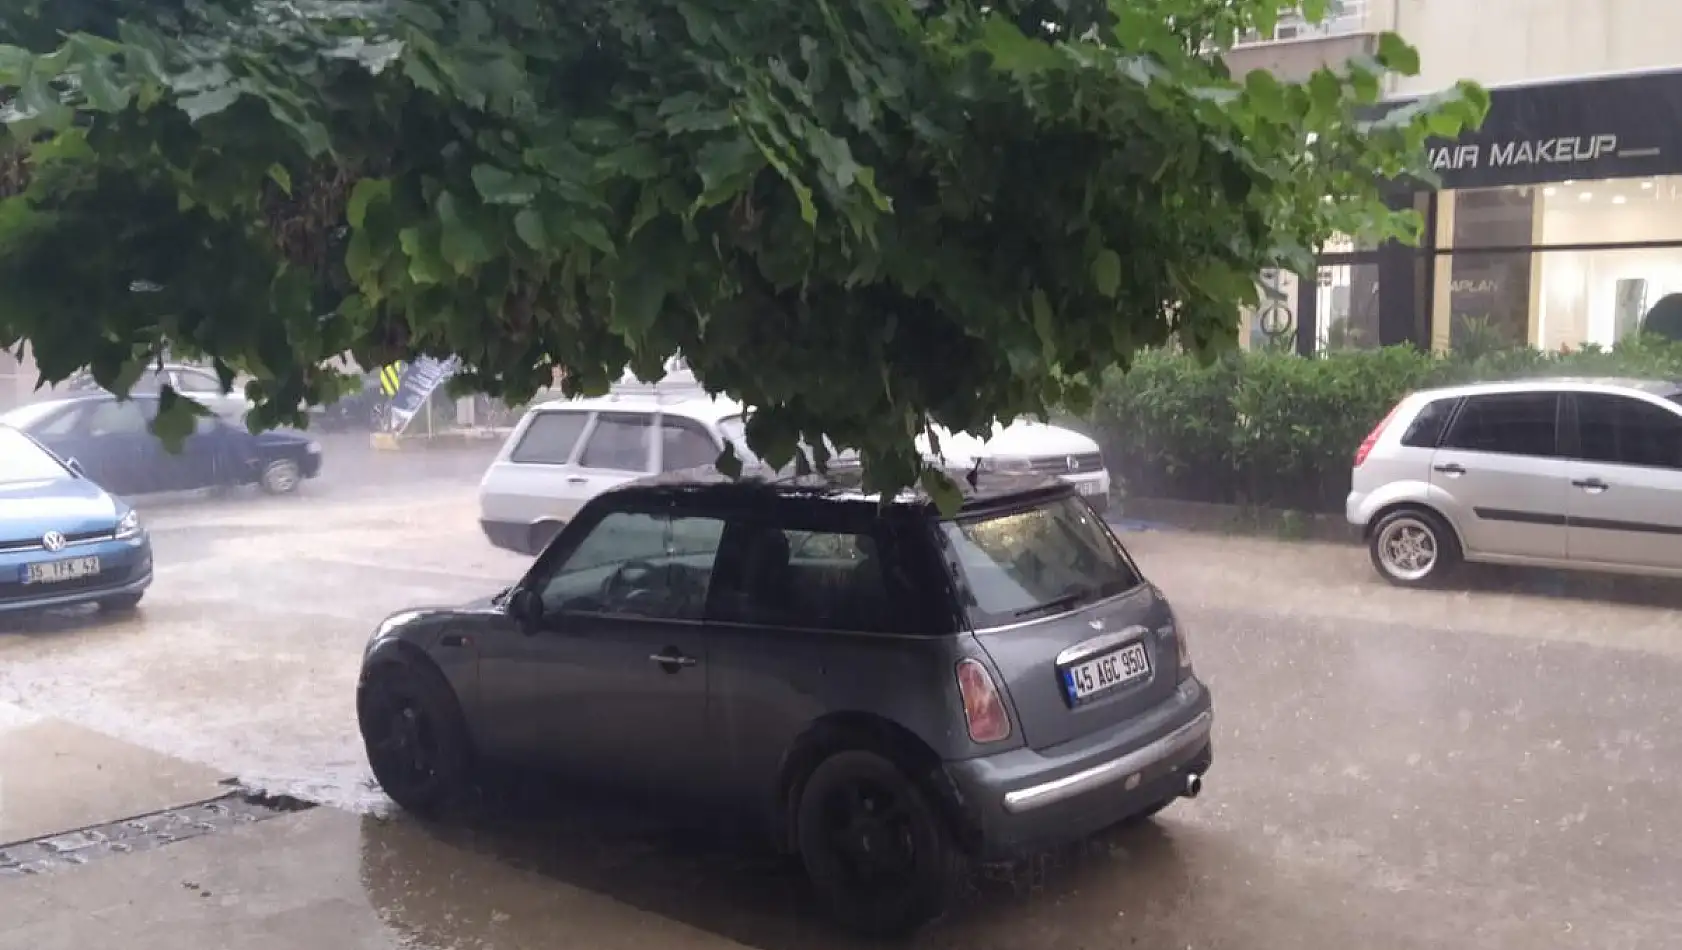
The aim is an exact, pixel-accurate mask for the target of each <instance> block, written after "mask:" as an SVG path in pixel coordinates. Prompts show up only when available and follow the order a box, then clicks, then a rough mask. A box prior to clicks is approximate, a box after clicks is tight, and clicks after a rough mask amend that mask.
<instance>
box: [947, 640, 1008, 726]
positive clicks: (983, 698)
mask: <svg viewBox="0 0 1682 950" xmlns="http://www.w3.org/2000/svg"><path fill="white" fill-rule="evenodd" d="M958 692H959V693H960V694H962V695H963V698H964V719H965V720H966V721H967V722H968V723H969V737H970V739H972V740H974V741H976V742H998V741H999V740H1000V739H1008V738H1010V716H1009V715H1008V714H1006V713H1005V704H1004V700H1003V699H1001V698H1000V697H999V687H998V686H997V684H995V683H994V682H993V675H992V674H991V673H988V672H987V667H985V666H982V665H981V663H980V662H978V661H976V660H972V659H968V658H965V659H962V660H959V661H958Z"/></svg>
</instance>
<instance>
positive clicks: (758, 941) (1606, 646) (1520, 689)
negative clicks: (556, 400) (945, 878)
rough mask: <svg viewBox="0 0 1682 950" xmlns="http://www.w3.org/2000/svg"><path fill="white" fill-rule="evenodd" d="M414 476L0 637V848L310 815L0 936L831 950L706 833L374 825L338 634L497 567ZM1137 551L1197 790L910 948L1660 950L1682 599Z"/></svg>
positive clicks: (343, 639)
mask: <svg viewBox="0 0 1682 950" xmlns="http://www.w3.org/2000/svg"><path fill="white" fill-rule="evenodd" d="M330 464H331V458H330ZM431 464H433V465H437V466H440V468H439V469H435V470H432V471H431V472H430V473H425V472H423V473H421V474H420V475H418V476H415V475H413V474H412V473H411V472H410V471H409V470H408V469H407V468H406V467H405V466H404V465H401V464H393V463H390V462H388V461H385V460H381V461H377V462H368V463H367V467H364V466H363V465H361V464H358V465H357V466H353V467H349V468H348V469H347V470H346V471H345V472H344V473H343V474H344V476H345V477H343V478H341V479H340V480H338V481H334V480H333V479H332V478H331V477H329V478H327V479H324V480H323V481H322V482H321V483H320V484H319V485H315V486H310V488H309V489H308V490H306V492H305V493H304V495H303V496H300V497H297V498H280V499H268V498H257V497H246V496H240V497H235V498H227V499H217V500H211V501H192V502H172V503H169V504H166V505H161V506H157V507H155V508H154V509H152V510H150V511H149V515H148V516H149V519H150V522H151V524H152V526H153V530H154V534H155V543H156V546H157V551H158V554H157V556H158V561H159V564H160V573H159V576H158V581H157V584H156V586H155V587H154V588H153V590H152V591H151V592H150V593H149V594H148V597H147V601H146V603H145V605H144V606H143V608H142V613H141V615H140V616H138V617H135V618H130V619H122V620H107V619H104V618H100V617H98V616H95V615H88V614H85V613H67V614H59V615H52V616H46V617H41V618H35V619H31V620H29V621H16V620H0V783H3V784H0V853H3V852H5V851H6V847H5V844H6V843H8V842H12V841H16V840H19V839H20V838H25V837H35V836H37V835H47V834H52V833H55V832H62V831H70V830H73V829H74V828H80V827H83V826H92V825H97V824H99V823H102V822H114V821H118V820H119V819H124V818H129V817H132V816H134V815H139V814H140V813H141V812H143V811H151V810H154V809H168V808H169V807H170V806H174V805H189V804H191V803H196V802H200V801H203V800H205V799H207V798H210V797H211V796H215V795H219V794H226V793H227V791H228V787H227V786H222V785H218V784H217V780H218V779H224V778H226V779H237V780H239V782H240V783H241V786H242V787H243V788H248V789H256V788H261V789H263V790H266V791H268V792H272V793H276V794H288V795H294V796H298V797H299V798H301V799H306V800H308V801H311V802H320V803H323V807H317V808H312V809H308V810H303V811H290V810H286V809H281V810H279V811H276V813H275V814H273V815H265V816H262V817H263V820H255V819H253V820H250V821H241V822H234V823H232V824H230V825H229V827H227V828H225V829H222V828H221V827H220V826H217V827H216V828H213V829H212V830H210V831H207V832H204V833H202V834H197V835H195V836H193V837H190V838H187V839H184V840H180V841H178V842H175V843H171V844H169V845H168V846H167V847H151V848H148V849H145V850H137V851H135V852H134V853H114V854H109V855H107V856H104V857H100V858H98V859H97V860H89V861H87V862H86V863H85V864H84V865H79V866H77V865H70V866H55V867H53V868H51V869H48V870H45V871H42V872H41V873H38V874H32V875H27V876H20V875H12V876H9V877H8V876H6V875H5V874H4V873H3V870H4V860H3V859H0V915H4V919H6V920H7V921H8V926H7V927H6V928H4V929H0V948H7V950H9V948H12V947H17V948H20V950H21V948H24V947H30V948H36V950H39V948H58V947H64V948H78V950H79V948H81V947H86V946H97V945H102V944H110V943H114V942H117V941H118V940H121V941H122V943H123V945H124V946H127V947H129V948H131V950H132V948H151V947H158V948H163V947H169V948H171V950H175V948H180V947H205V948H210V947H215V948H218V950H222V948H247V947H249V948H261V950H269V948H281V947H298V948H302V947H307V946H334V947H368V948H388V947H389V948H397V947H402V948H417V950H432V948H438V950H443V948H456V947H473V948H484V950H503V948H517V947H538V946H542V947H559V948H572V947H578V948H585V947H592V948H594V947H602V948H611V947H619V946H626V947H629V946H632V945H633V944H636V945H643V944H647V945H650V946H662V947H672V948H689V947H695V948H703V947H706V948H712V947H727V946H734V945H745V946H752V947H760V948H764V950H829V948H843V947H852V946H857V945H858V944H856V943H853V942H850V941H848V940H846V939H843V938H840V937H837V936H835V935H834V933H832V932H831V931H830V930H829V929H828V928H826V927H825V925H824V924H823V923H822V922H821V921H820V920H818V918H817V917H816V915H815V914H814V913H813V911H812V909H811V907H810V903H809V900H808V898H807V896H806V893H805V890H804V888H803V886H802V884H801V881H800V877H799V875H798V874H796V873H793V872H792V871H791V869H790V867H789V865H788V864H787V862H785V861H782V860H779V859H777V858H775V857H772V856H768V855H765V854H763V853H760V852H758V851H756V850H753V849H749V848H744V847H742V846H741V845H740V844H739V843H738V842H735V841H732V840H730V839H729V838H728V837H726V836H724V835H723V834H722V833H715V832H712V831H710V830H709V829H705V828H699V829H698V828H694V827H687V826H684V825H681V824H677V823H675V822H673V821H671V820H669V819H666V818H662V817H658V816H651V815H646V814H641V813H637V812H632V811H628V810H626V809H625V808H624V807H623V806H612V805H607V804H603V803H599V802H583V801H570V800H565V799H558V800H557V799H549V798H535V797H530V796H528V797H527V798H521V799H519V800H518V801H514V802H512V803H511V804H510V806H509V808H508V810H507V811H506V812H505V814H504V817H503V819H502V820H501V821H499V822H498V823H497V824H496V825H491V826H483V827H478V828H474V829H465V828H443V829H439V828H429V827H423V826H421V825H419V824H418V823H416V822H413V821H411V820H409V819H408V818H406V817H405V816H402V815H400V814H390V809H389V808H388V806H387V805H386V803H385V801H384V799H383V797H382V796H381V795H380V794H379V793H378V791H377V790H376V789H374V788H373V787H372V786H371V785H370V784H369V782H368V777H367V772H366V768H365V766H364V765H363V762H362V756H361V750H360V747H359V744H358V741H357V738H356V734H355V724H354V720H353V715H352V709H351V690H352V686H353V684H354V678H355V674H356V663H357V658H358V654H359V650H360V648H361V645H362V643H363V641H364V640H365V638H366V637H367V635H368V633H369V631H370V630H371V629H372V627H373V625H374V624H375V623H376V622H377V621H378V620H379V619H380V617H381V616H383V615H384V614H385V613H386V612H388V611H391V610H395V609H398V608H400V607H405V606H411V605H414V604H417V603H428V602H448V601H453V600H461V599H466V598H469V597H472V596H477V595H480V594H483V593H485V592H487V591H489V590H494V589H496V588H497V587H500V586H502V585H503V584H505V583H507V582H508V581H509V580H511V579H513V578H514V577H515V576H516V575H517V574H518V572H519V571H520V569H521V568H522V566H523V563H524V562H523V559H520V558H517V557H515V556H513V555H507V554H504V553H501V552H498V551H495V550H494V549H492V548H490V547H489V546H488V545H487V544H485V543H484V542H483V540H482V539H481V538H480V537H479V535H478V532H477V528H476V525H475V522H474V506H473V491H472V477H471V474H466V475H464V474H463V473H462V472H457V471H454V470H451V469H450V468H449V466H450V465H455V464H458V463H455V462H445V461H436V462H433V463H431ZM459 464H460V465H461V466H462V468H463V470H464V471H465V470H470V469H471V467H472V465H471V464H470V463H467V462H461V463H459ZM376 466H388V467H385V468H378V467H376ZM417 467H419V466H417ZM330 471H331V469H330ZM1129 543H1130V545H1131V547H1132V548H1133V549H1134V551H1135V553H1136V554H1137V555H1138V556H1139V558H1140V559H1141V561H1142V562H1143V564H1144V566H1145V568H1146V569H1147V571H1148V572H1149V573H1150V574H1151V575H1152V577H1153V579H1154V580H1156V581H1157V582H1158V583H1159V584H1160V585H1161V586H1163V587H1164V588H1165V589H1166V591H1167V592H1168V594H1169V596H1170V597H1171V599H1173V601H1174V602H1175V603H1176V605H1177V607H1178V609H1179V611H1180V613H1181V615H1182V620H1183V622H1184V623H1185V624H1186V625H1187V626H1188V627H1189V629H1190V631H1191V637H1192V641H1191V643H1192V648H1193V653H1194V656H1195V659H1196V662H1197V665H1198V668H1199V670H1200V672H1201V674H1202V675H1203V676H1204V677H1205V678H1206V679H1207V680H1208V681H1209V682H1210V683H1211V685H1212V688H1213V689H1214V691H1215V696H1216V705H1217V727H1216V738H1215V746H1216V761H1215V767H1214V769H1213V770H1212V771H1211V773H1210V774H1209V776H1208V784H1207V786H1206V789H1205V792H1204V795H1203V796H1202V797H1201V798H1199V799H1197V800H1196V801H1193V802H1181V803H1179V804H1177V805H1175V806H1174V807H1172V808H1170V809H1169V810H1168V811H1166V812H1164V813H1163V815H1162V816H1160V817H1159V818H1158V819H1157V820H1156V821H1155V822H1153V823H1150V824H1147V825H1145V826H1142V827H1137V828H1132V829H1128V830H1122V831H1116V832H1112V833H1109V834H1107V835H1105V836H1103V837H1102V838H1100V839H1098V840H1095V841H1093V842H1090V843H1088V844H1086V845H1084V846H1081V847H1078V848H1070V849H1066V850H1065V851H1063V852H1060V853H1057V854H1050V855H1042V856H1039V857H1037V858H1035V859H1033V860H1030V861H1025V862H1022V863H1019V864H1017V865H1014V866H1010V867H998V868H988V869H984V871H983V873H982V874H980V875H979V876H978V877H977V879H976V881H975V882H973V883H974V886H973V889H972V894H971V895H970V897H969V899H968V900H967V901H966V903H965V904H964V906H962V907H961V908H960V909H959V911H958V912H957V913H956V914H954V915H953V916H952V917H951V918H950V919H949V920H947V921H943V922H941V923H939V924H937V925H936V926H934V927H933V928H931V929H930V930H929V931H927V932H926V933H925V934H923V935H921V936H920V937H919V938H918V939H917V940H916V941H915V942H914V946H917V947H923V948H931V950H932V948H958V947H963V948H967V950H992V948H998V950H1005V948H1011V950H1015V948H1021V947H1035V948H1059V950H1062V948H1068V950H1079V948H1100V947H1103V948H1114V947H1141V948H1175V950H1177V948H1188V947H1189V948H1195V950H1205V948H1234V950H1236V948H1245V950H1251V948H1275V947H1277V948H1298V947H1304V946H1307V947H1360V948H1363V950H1367V948H1374V950H1385V948H1398V950H1399V948H1414V947H1420V948H1423V947H1477V948H1500V950H1505V948H1513V950H1520V948H1522V950H1549V948H1556V947H1557V948H1566V947H1581V948H1594V950H1622V948H1632V950H1633V948H1648V947H1656V948H1666V947H1675V946H1682V938H1679V937H1677V936H1676V935H1677V934H1678V933H1682V902H1678V901H1677V900H1676V898H1675V895H1676V894H1677V893H1678V891H1679V889H1682V799H1679V798H1678V797H1677V795H1676V789H1677V788H1678V787H1679V780H1682V689H1678V686H1679V685H1682V609H1679V608H1682V585H1675V584H1670V585H1666V584H1659V583H1655V582H1645V581H1639V582H1638V581H1607V580H1603V579H1582V578H1569V577H1563V576H1560V575H1551V574H1550V575H1522V574H1513V573H1502V572H1479V573H1476V574H1474V575H1472V576H1471V577H1469V578H1468V581H1467V584H1466V586H1464V587H1462V588H1461V589H1458V590H1455V591H1448V592H1428V593H1421V592H1407V591H1397V590H1392V589H1390V588H1388V587H1385V586H1383V585H1382V584H1381V583H1379V582H1378V581H1376V579H1374V578H1373V577H1372V573H1371V569H1370V567H1369V566H1368V565H1367V564H1366V561H1365V556H1364V553H1363V552H1361V551H1359V550H1354V549H1346V548H1337V547H1328V546H1318V545H1286V544H1278V543H1271V542H1265V541H1256V540H1241V539H1229V538H1214V537H1207V536H1194V535H1184V534H1166V533H1164V534H1157V533H1147V534H1140V535H1137V536H1132V537H1130V538H1129ZM43 763H45V764H43ZM55 767H56V768H57V769H59V770H60V771H59V772H58V773H56V775H57V776H58V777H57V778H54V777H52V776H53V775H54V774H55V773H52V772H51V771H50V769H51V768H55ZM55 788H62V789H63V793H62V794H57V795H55V794H54V793H53V789H55ZM146 820H147V821H153V822H154V823H160V824H159V827H175V825H174V824H171V822H173V821H174V816H172V815H170V814H162V815H159V816H155V817H154V818H151V819H146ZM55 826H56V827H55Z"/></svg>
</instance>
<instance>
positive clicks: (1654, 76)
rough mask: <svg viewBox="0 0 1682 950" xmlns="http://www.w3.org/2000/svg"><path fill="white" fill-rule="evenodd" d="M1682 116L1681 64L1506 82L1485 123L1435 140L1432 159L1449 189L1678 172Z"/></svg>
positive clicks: (1494, 96)
mask: <svg viewBox="0 0 1682 950" xmlns="http://www.w3.org/2000/svg"><path fill="white" fill-rule="evenodd" d="M1402 104H1404V103H1388V104H1386V107H1387V108H1394V107H1395V106H1398V105H1402ZM1678 116H1682V70H1667V71H1664V72H1647V73H1630V74H1627V75H1622V76H1606V77H1598V78H1592V79H1577V80H1569V81H1560V82H1550V83H1538V84H1535V85H1527V86H1507V87H1500V88H1496V89H1492V90H1491V91H1490V105H1489V115H1488V117H1487V118H1486V119H1485V120H1484V123H1483V126H1482V128H1479V129H1477V130H1476V131H1472V132H1467V133H1466V134H1464V135H1462V136H1460V137H1459V138H1458V139H1454V140H1445V139H1433V140H1431V142H1430V143H1429V145H1428V159H1429V161H1430V165H1431V169H1432V171H1435V172H1436V173H1437V175H1438V177H1440V178H1441V179H1442V183H1443V184H1442V186H1443V187H1444V188H1487V187H1490V186H1494V185H1534V184H1539V183H1542V182H1549V181H1566V180H1570V179H1577V178H1583V179H1593V178H1638V177H1642V176H1646V175H1666V174H1675V173H1678V172H1682V121H1678V119H1677V117H1678Z"/></svg>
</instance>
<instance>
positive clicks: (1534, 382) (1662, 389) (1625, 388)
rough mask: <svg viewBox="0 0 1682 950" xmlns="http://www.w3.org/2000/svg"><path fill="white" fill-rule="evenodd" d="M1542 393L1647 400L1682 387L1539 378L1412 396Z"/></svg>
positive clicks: (1620, 378)
mask: <svg viewBox="0 0 1682 950" xmlns="http://www.w3.org/2000/svg"><path fill="white" fill-rule="evenodd" d="M1542 389H1561V390H1568V391H1573V392H1624V393H1628V392H1640V393H1646V394H1647V395H1649V396H1659V397H1661V398H1670V397H1672V396H1676V395H1678V394H1682V383H1678V382H1676V381H1674V380H1664V379H1642V378H1638V377H1624V376H1539V377H1532V378H1529V379H1508V380H1490V381H1486V382H1479V383H1462V384H1460V385H1457V386H1440V387H1437V388H1435V389H1422V390H1420V391H1419V392H1418V393H1416V394H1415V395H1418V396H1423V397H1429V398H1433V399H1437V398H1442V397H1456V396H1487V395H1497V394H1501V393H1524V392H1535V391H1537V390H1542Z"/></svg>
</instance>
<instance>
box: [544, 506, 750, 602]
mask: <svg viewBox="0 0 1682 950" xmlns="http://www.w3.org/2000/svg"><path fill="white" fill-rule="evenodd" d="M723 534H724V522H722V521H720V520H718V519H716V518H704V517H670V516H667V515H653V514H646V513H642V512H631V511H615V512H611V513H609V514H608V515H606V516H605V517H603V518H602V519H601V520H600V521H598V522H596V526H595V528H594V529H593V530H591V531H590V533H589V534H588V535H586V536H585V537H584V539H583V540H582V541H580V542H579V544H578V546H577V547H576V548H574V549H573V550H572V552H571V553H570V554H568V555H567V557H566V559H565V561H563V562H562V563H561V564H560V565H558V566H557V567H556V569H555V572H554V573H553V574H551V575H550V576H549V578H548V580H547V581H545V582H544V583H543V585H542V587H541V590H542V596H543V606H544V609H545V610H546V611H551V612H560V613H586V614H605V615H610V616H626V617H647V618H651V619H662V620H700V619H701V618H702V616H703V615H704V614H705V612H706V604H707V592H708V589H709V588H710V587H711V585H712V575H713V561H714V560H715V559H716V557H717V555H718V542H719V539H720V538H721V537H722V536H723Z"/></svg>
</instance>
